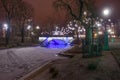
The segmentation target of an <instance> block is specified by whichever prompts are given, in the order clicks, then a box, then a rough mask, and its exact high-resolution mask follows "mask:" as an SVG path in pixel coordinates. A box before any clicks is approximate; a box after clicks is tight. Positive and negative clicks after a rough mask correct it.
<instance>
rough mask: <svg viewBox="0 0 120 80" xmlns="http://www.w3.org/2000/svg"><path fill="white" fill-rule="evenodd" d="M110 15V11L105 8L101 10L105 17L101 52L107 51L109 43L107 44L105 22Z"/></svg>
mask: <svg viewBox="0 0 120 80" xmlns="http://www.w3.org/2000/svg"><path fill="white" fill-rule="evenodd" d="M109 15H110V9H109V8H106V9H104V10H103V16H104V17H105V32H104V46H103V50H105V51H108V50H109V43H108V31H107V28H106V22H107V20H106V19H107V18H108V16H109Z"/></svg>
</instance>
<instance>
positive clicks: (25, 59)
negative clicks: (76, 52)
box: [0, 47, 68, 80]
mask: <svg viewBox="0 0 120 80" xmlns="http://www.w3.org/2000/svg"><path fill="white" fill-rule="evenodd" d="M67 49H68V48H66V49H46V48H42V47H27V48H13V49H6V50H0V80H17V79H18V78H20V77H21V76H23V75H24V74H26V73H28V72H30V71H31V70H33V69H35V68H37V67H38V66H40V65H43V64H44V63H46V62H47V61H49V60H54V59H59V58H62V57H59V56H56V54H57V53H59V52H61V51H64V50H67Z"/></svg>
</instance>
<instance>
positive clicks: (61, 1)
mask: <svg viewBox="0 0 120 80" xmlns="http://www.w3.org/2000/svg"><path fill="white" fill-rule="evenodd" d="M94 5H95V0H55V1H54V3H53V6H54V7H55V9H57V10H61V9H64V10H65V11H66V12H67V17H70V18H71V19H73V20H74V19H75V20H78V21H80V22H81V24H82V25H84V26H85V28H86V29H87V28H88V27H89V26H90V23H89V24H86V23H84V22H83V20H84V19H85V18H86V17H91V18H92V17H94V16H95V9H94V8H95V6H94ZM85 11H86V12H87V16H85V15H84V12H85ZM77 34H78V33H77ZM77 39H78V40H79V38H78V35H77Z"/></svg>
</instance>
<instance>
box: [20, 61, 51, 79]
mask: <svg viewBox="0 0 120 80" xmlns="http://www.w3.org/2000/svg"><path fill="white" fill-rule="evenodd" d="M51 62H52V61H49V62H47V63H45V64H44V65H42V66H40V67H38V68H37V69H35V70H33V71H31V72H30V73H28V74H26V75H25V76H23V77H22V78H20V79H18V80H32V78H34V77H35V76H36V75H37V74H38V73H39V74H40V73H42V72H43V71H44V70H46V69H47V68H48V67H49V66H50V65H51V64H50V63H51Z"/></svg>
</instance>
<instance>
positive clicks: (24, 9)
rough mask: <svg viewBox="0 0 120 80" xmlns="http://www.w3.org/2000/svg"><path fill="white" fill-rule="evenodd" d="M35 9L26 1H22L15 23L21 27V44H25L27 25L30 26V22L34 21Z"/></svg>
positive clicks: (17, 10)
mask: <svg viewBox="0 0 120 80" xmlns="http://www.w3.org/2000/svg"><path fill="white" fill-rule="evenodd" d="M33 12H34V11H33V8H32V6H31V5H30V4H28V3H27V2H25V1H21V2H20V3H19V4H18V7H17V9H16V16H15V18H14V19H15V22H16V24H17V25H18V26H19V29H20V32H21V43H24V36H25V26H26V25H25V24H27V23H28V24H29V20H33Z"/></svg>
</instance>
